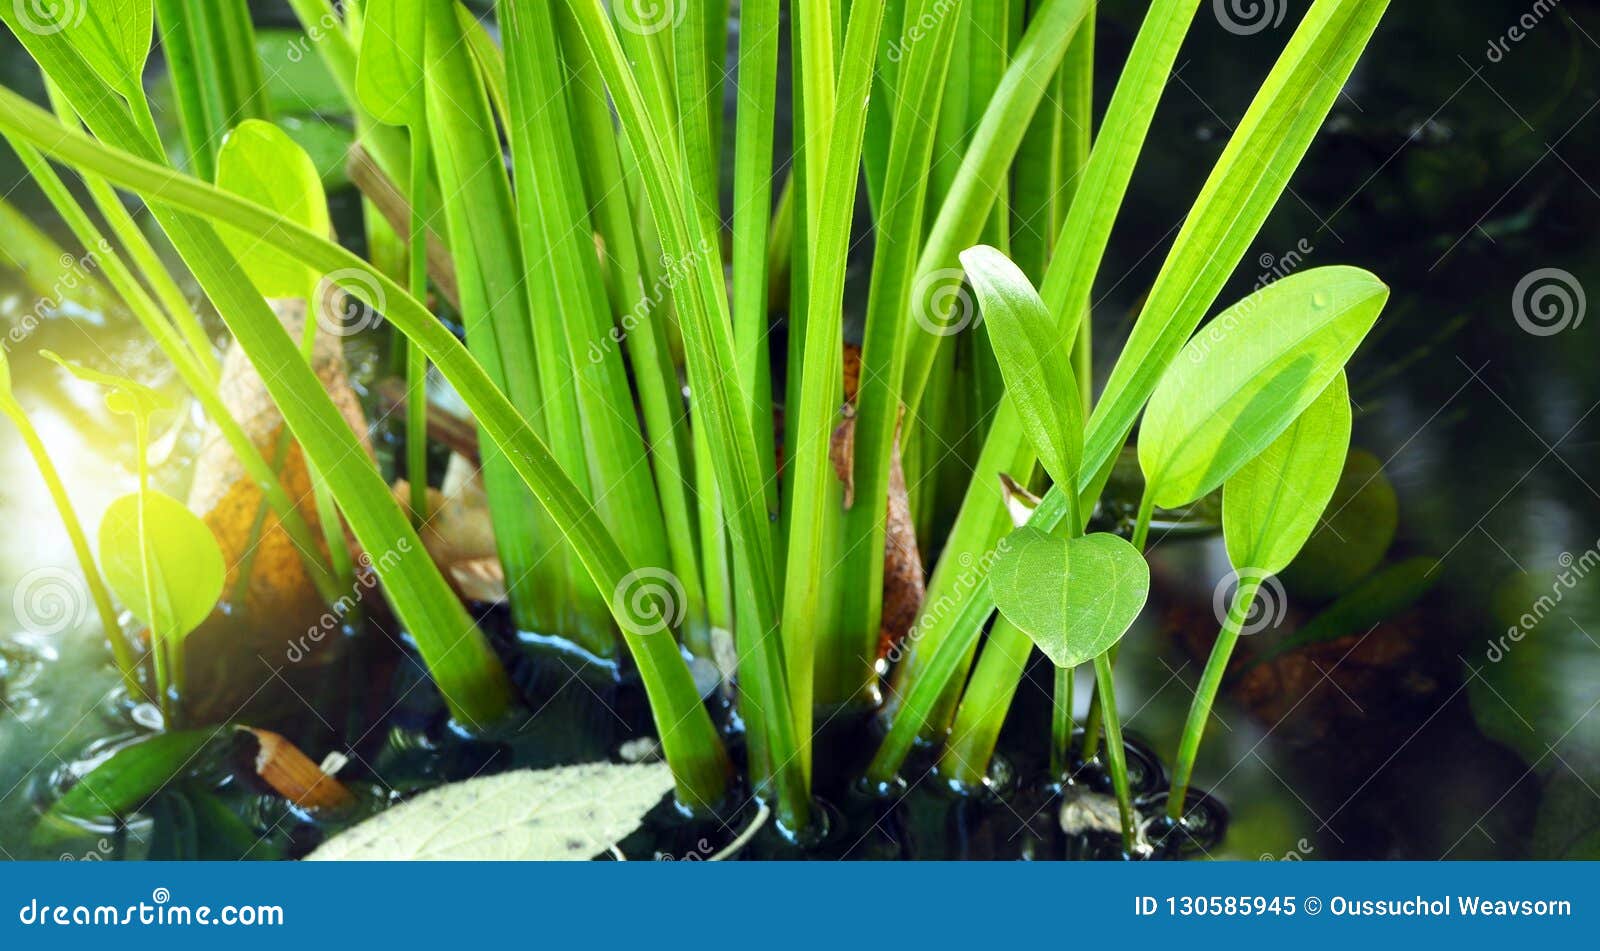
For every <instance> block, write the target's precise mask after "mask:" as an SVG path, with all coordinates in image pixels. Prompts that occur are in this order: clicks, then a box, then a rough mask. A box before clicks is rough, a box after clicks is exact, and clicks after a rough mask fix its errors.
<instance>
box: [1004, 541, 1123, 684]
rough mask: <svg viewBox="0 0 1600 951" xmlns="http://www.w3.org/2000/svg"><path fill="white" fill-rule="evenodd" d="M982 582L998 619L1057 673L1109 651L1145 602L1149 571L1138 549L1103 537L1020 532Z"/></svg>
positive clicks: (1006, 546) (1008, 543) (1008, 542)
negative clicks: (1023, 636)
mask: <svg viewBox="0 0 1600 951" xmlns="http://www.w3.org/2000/svg"><path fill="white" fill-rule="evenodd" d="M989 580H990V587H991V588H992V589H993V591H994V599H995V604H996V606H997V607H998V608H999V609H1000V613H1001V614H1002V615H1004V616H1005V619H1006V620H1008V621H1010V622H1011V623H1012V624H1015V625H1016V626H1017V628H1018V629H1019V630H1021V631H1022V632H1023V633H1024V634H1027V635H1028V637H1029V638H1030V639H1031V640H1032V641H1033V642H1034V643H1035V644H1036V645H1038V647H1039V649H1040V650H1041V651H1044V653H1045V656H1046V657H1049V658H1050V660H1051V662H1052V663H1054V664H1055V665H1056V666H1057V667H1076V666H1078V665H1079V664H1082V663H1084V662H1085V661H1089V660H1093V659H1094V658H1095V657H1098V656H1099V655H1101V654H1103V653H1105V652H1106V651H1107V650H1110V649H1111V647H1112V646H1114V645H1115V644H1116V643H1117V642H1118V641H1119V640H1121V639H1122V635H1124V634H1126V633H1127V632H1128V628H1130V627H1132V626H1133V622H1134V621H1135V620H1136V619H1137V618H1138V617H1139V612H1140V611H1141V610H1143V608H1144V603H1145V600H1146V598H1148V597H1149V595H1150V567H1149V566H1148V565H1147V564H1145V560H1144V558H1143V557H1142V556H1141V555H1140V554H1139V551H1138V549H1136V548H1134V547H1133V546H1132V545H1131V544H1129V543H1128V542H1127V541H1126V540H1125V539H1123V538H1121V537H1120V536H1117V535H1109V534H1096V535H1084V536H1082V537H1079V538H1073V539H1070V540H1069V539H1065V538H1059V537H1057V536H1055V535H1048V534H1046V533H1044V532H1041V531H1039V530H1038V529H1036V528H1026V527H1024V528H1019V529H1017V530H1016V531H1014V532H1012V533H1011V534H1010V535H1008V536H1007V537H1006V540H1005V549H1004V550H1003V551H1002V552H1001V553H1000V557H999V558H998V559H997V560H996V562H995V566H994V569H993V571H992V573H991V574H990V577H989Z"/></svg>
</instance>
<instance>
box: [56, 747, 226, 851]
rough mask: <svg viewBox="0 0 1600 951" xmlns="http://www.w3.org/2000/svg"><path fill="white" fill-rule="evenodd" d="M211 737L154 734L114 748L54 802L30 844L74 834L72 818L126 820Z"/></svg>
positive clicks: (179, 770) (195, 755) (75, 829)
mask: <svg viewBox="0 0 1600 951" xmlns="http://www.w3.org/2000/svg"><path fill="white" fill-rule="evenodd" d="M214 736H216V733H215V732H214V731H211V730H181V731H178V732H174V733H158V734H156V735H155V736H152V737H149V738H148V739H144V740H140V741H139V742H137V743H132V744H130V745H128V746H125V747H123V748H122V749H120V750H117V751H116V752H115V753H113V754H112V755H111V756H110V757H108V758H107V759H106V760H105V761H104V762H102V763H101V764H100V765H98V766H96V767H95V768H94V769H93V770H92V771H91V772H90V773H89V775H87V776H85V777H83V779H81V780H79V781H78V784H77V785H76V786H73V787H72V788H71V789H69V790H67V792H66V794H65V795H64V796H62V797H61V798H60V799H57V800H56V801H55V803H54V804H53V805H52V806H51V807H50V811H49V812H48V813H46V815H45V818H44V821H43V822H41V823H40V825H39V828H38V829H37V830H36V831H35V833H34V839H35V841H41V840H42V841H46V842H48V841H53V840H56V839H59V838H61V837H62V836H64V835H72V834H75V833H77V832H78V831H80V829H79V827H78V826H77V825H75V824H74V822H73V820H78V821H92V820H98V819H113V820H122V819H125V818H127V815H128V814H129V813H130V812H132V811H133V810H135V809H137V808H139V806H140V805H141V804H143V803H144V801H145V800H147V799H149V798H150V797H151V796H153V795H155V794H156V792H158V791H159V790H160V789H161V788H162V787H163V786H165V785H166V784H167V783H169V782H171V780H172V779H173V777H175V776H177V775H179V774H180V773H182V772H184V771H185V770H186V769H188V768H189V767H190V765H191V764H192V763H194V761H195V759H196V757H198V756H199V755H200V750H201V748H202V747H204V746H205V745H206V743H208V742H210V740H211V738H212V737H214Z"/></svg>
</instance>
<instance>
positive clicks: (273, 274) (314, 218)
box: [217, 119, 330, 300]
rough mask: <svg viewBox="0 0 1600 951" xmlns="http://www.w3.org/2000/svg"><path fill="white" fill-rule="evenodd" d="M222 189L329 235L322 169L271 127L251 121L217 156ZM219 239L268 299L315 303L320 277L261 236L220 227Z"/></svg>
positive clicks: (239, 128) (237, 130)
mask: <svg viewBox="0 0 1600 951" xmlns="http://www.w3.org/2000/svg"><path fill="white" fill-rule="evenodd" d="M217 186H218V187H220V188H225V189H227V190H228V191H230V192H233V193H234V194H236V195H239V196H240V197H243V198H247V199H249V200H250V201H253V202H255V203H256V204H258V205H261V206H263V207H265V208H271V209H272V210H273V211H275V212H277V213H278V214H280V215H282V216H283V217H285V218H288V219H289V220H290V221H293V222H294V223H295V224H298V225H300V226H302V227H304V228H306V229H308V230H310V231H311V232H313V233H315V234H317V235H325V234H328V232H329V230H330V225H329V219H328V199H327V196H326V195H325V194H324V193H323V190H322V177H321V176H320V175H318V174H317V167H316V166H315V165H313V164H312V162H311V157H310V156H308V155H307V154H306V151H305V149H302V148H301V147H300V146H299V145H298V144H296V143H295V141H294V139H291V138H290V137H289V134H288V133H287V132H284V131H283V130H282V129H280V128H278V127H277V126H275V125H273V124H272V123H270V122H263V121H261V120H260V119H246V120H245V121H244V122H241V123H239V125H238V126H237V127H236V128H235V129H234V130H233V131H232V132H230V133H228V139H227V141H226V142H224V143H223V144H222V150H221V151H220V152H218V153H217ZM217 234H218V235H219V236H220V237H221V238H222V240H223V242H224V243H225V244H227V246H228V250H230V251H232V252H233V254H234V257H235V258H237V259H238V261H239V265H240V266H241V267H243V268H244V271H245V274H246V275H248V276H249V278H250V283H252V284H254V285H255V286H256V290H257V291H259V292H260V293H261V296H263V297H303V298H306V299H307V300H314V299H315V296H314V293H313V292H314V290H315V285H316V281H317V277H318V275H317V273H316V272H315V271H313V270H312V269H310V268H308V267H306V266H305V265H304V264H302V263H300V262H299V261H297V260H295V259H294V258H291V257H289V256H288V255H286V254H284V253H283V252H281V251H278V250H277V249H276V248H274V247H273V245H272V242H270V241H268V240H266V239H264V238H263V237H262V236H261V235H259V234H254V233H251V232H248V231H241V230H239V229H237V228H230V227H228V226H227V225H219V226H218V227H217Z"/></svg>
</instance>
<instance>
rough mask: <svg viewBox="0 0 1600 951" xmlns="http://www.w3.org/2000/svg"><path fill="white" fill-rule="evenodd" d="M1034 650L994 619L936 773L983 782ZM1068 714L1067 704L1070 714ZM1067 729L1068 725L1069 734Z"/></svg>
mask: <svg viewBox="0 0 1600 951" xmlns="http://www.w3.org/2000/svg"><path fill="white" fill-rule="evenodd" d="M1032 653H1033V641H1032V640H1030V639H1029V637H1028V635H1026V634H1024V633H1023V632H1022V631H1021V630H1019V629H1018V628H1017V626H1016V625H1014V624H1012V623H1010V622H1009V621H1007V620H1006V619H1005V618H1000V619H999V620H998V621H996V622H995V625H994V630H992V631H990V632H989V639H988V640H987V641H985V642H984V645H983V650H982V652H981V653H980V654H979V655H978V665H977V667H975V668H974V669H973V672H972V683H971V684H970V685H969V686H968V687H967V690H966V692H965V693H963V694H962V695H961V705H960V706H959V707H957V708H956V715H955V722H954V723H953V724H952V725H951V727H950V739H949V742H948V743H946V745H945V748H944V753H943V754H941V756H940V758H939V771H940V772H942V773H944V774H945V775H947V776H949V777H950V778H951V779H952V780H955V781H956V782H959V783H961V784H963V785H965V786H969V787H976V786H978V785H979V784H981V783H982V782H983V780H984V777H986V776H987V775H988V772H989V760H990V759H991V758H993V756H994V748H995V743H996V741H997V740H998V739H999V737H1000V728H1001V726H1002V725H1004V723H1005V713H1006V711H1007V710H1009V709H1010V708H1011V701H1012V699H1013V698H1014V697H1015V696H1016V694H1017V688H1018V687H1019V686H1021V684H1022V672H1023V670H1024V668H1026V666H1027V663H1028V657H1029V656H1030V655H1031V654H1032ZM1070 714H1071V708H1070V707H1069V708H1068V715H1069V717H1070ZM1069 722H1070V721H1069ZM1070 733H1071V730H1070V728H1069V730H1068V734H1069V736H1070Z"/></svg>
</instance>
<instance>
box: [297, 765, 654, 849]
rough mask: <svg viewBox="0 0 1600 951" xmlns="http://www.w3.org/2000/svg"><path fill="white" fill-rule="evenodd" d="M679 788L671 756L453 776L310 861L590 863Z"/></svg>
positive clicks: (347, 834) (345, 835) (330, 845)
mask: <svg viewBox="0 0 1600 951" xmlns="http://www.w3.org/2000/svg"><path fill="white" fill-rule="evenodd" d="M671 789H672V770H671V769H669V768H668V767H667V765H666V764H665V763H639V764H632V765H625V766H623V765H615V764H612V763H587V764H584V765H580V766H560V767H557V768H555V769H542V770H522V771H518V772H514V773H503V774H501V775H499V776H486V777H482V778H479V779H469V780H467V781H466V782H462V783H451V784H450V785H447V786H440V787H439V788H438V789H434V790H431V791H429V792H426V793H423V794H422V795H421V796H418V797H417V798H416V799H413V800H411V801H409V802H405V803H401V804H400V805H398V806H395V807H394V808H392V809H390V810H388V811H387V812H383V813H381V814H379V815H377V816H374V817H373V818H371V819H368V820H367V821H366V822H363V823H361V824H360V825H358V826H356V827H355V828H353V829H350V830H348V831H346V832H344V833H342V834H340V835H338V836H335V837H334V838H333V839H331V840H329V841H328V842H326V843H324V844H323V845H322V847H321V848H319V849H317V850H316V851H315V852H312V853H311V854H310V855H309V856H307V859H308V860H311V861H331V860H358V861H477V860H483V861H581V860H584V859H588V858H591V857H593V856H595V855H598V854H600V853H602V852H605V851H607V850H608V849H610V848H611V847H612V846H614V845H615V844H616V843H617V842H618V841H620V840H622V839H623V838H625V837H626V836H627V835H629V834H630V833H631V832H633V831H634V830H635V829H637V828H638V827H639V823H640V822H641V821H642V820H643V818H644V816H645V814H646V813H648V812H649V811H650V810H651V809H652V808H653V807H654V806H655V805H656V804H657V803H659V802H660V801H661V799H662V797H663V796H665V795H667V793H668V792H670V791H671Z"/></svg>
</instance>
